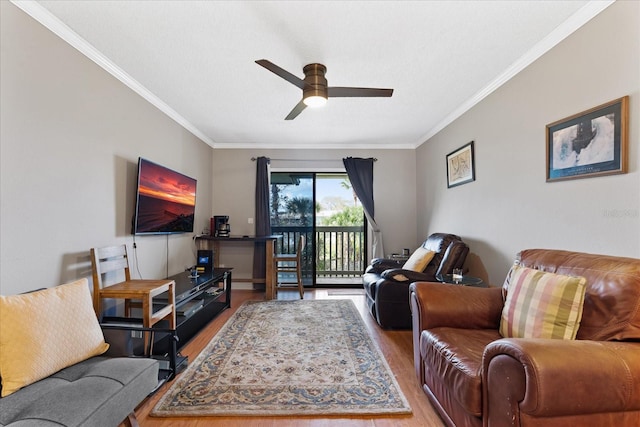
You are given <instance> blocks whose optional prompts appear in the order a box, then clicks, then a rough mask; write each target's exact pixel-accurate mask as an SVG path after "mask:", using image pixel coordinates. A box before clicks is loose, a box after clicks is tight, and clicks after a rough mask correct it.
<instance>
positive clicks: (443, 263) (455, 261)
mask: <svg viewBox="0 0 640 427" xmlns="http://www.w3.org/2000/svg"><path fill="white" fill-rule="evenodd" d="M452 245H454V247H453V248H452V249H451V250H448V249H449V247H450V246H452ZM422 247H423V248H425V249H427V250H430V251H433V252H435V255H434V256H433V258H432V259H431V261H430V262H429V264H427V266H426V267H425V269H424V271H423V273H425V274H429V275H431V276H435V275H436V274H438V273H440V274H449V273H451V272H452V271H453V269H454V268H462V264H464V260H465V259H466V257H467V254H468V253H469V247H468V246H467V244H466V243H464V242H463V241H462V239H461V238H460V237H459V236H456V235H455V234H449V233H433V234H431V235H430V236H429V237H428V238H427V240H425V241H424V243H423V244H422Z"/></svg>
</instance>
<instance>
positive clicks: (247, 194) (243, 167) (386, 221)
mask: <svg viewBox="0 0 640 427" xmlns="http://www.w3.org/2000/svg"><path fill="white" fill-rule="evenodd" d="M414 155H415V151H414V150H348V149H345V150H249V149H238V150H231V149H229V150H214V159H213V201H214V203H213V215H229V217H230V223H231V233H232V234H240V235H242V234H254V225H252V224H248V221H247V220H248V218H253V217H254V216H255V203H254V198H255V179H256V178H255V177H256V163H255V162H253V161H251V158H252V157H259V156H266V157H269V158H271V159H273V160H272V162H271V169H272V170H281V171H301V170H304V171H316V172H323V171H338V170H340V171H344V166H343V164H342V158H343V157H348V156H351V157H375V158H377V159H378V161H377V162H375V164H374V167H373V175H374V177H373V186H374V190H373V191H374V200H375V211H376V215H375V216H376V221H377V222H378V225H379V226H380V228H381V229H382V235H383V243H384V249H385V252H386V253H391V252H399V251H401V250H402V248H413V247H415V246H417V245H418V243H419V241H418V240H420V239H418V237H417V236H416V201H415V182H416V171H415V159H414ZM277 159H286V160H277ZM221 261H222V262H223V263H225V264H226V265H232V266H233V267H234V277H243V278H246V277H249V276H250V275H251V273H250V271H251V268H250V267H251V253H250V251H249V250H248V249H247V247H246V246H240V245H237V246H232V245H227V246H226V247H225V252H224V253H223V254H222V256H221Z"/></svg>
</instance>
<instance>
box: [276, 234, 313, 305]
mask: <svg viewBox="0 0 640 427" xmlns="http://www.w3.org/2000/svg"><path fill="white" fill-rule="evenodd" d="M305 242H306V239H305V237H304V234H300V238H299V239H298V246H297V248H296V253H295V254H275V255H274V257H273V264H274V270H275V276H276V290H277V289H278V288H281V286H280V282H279V281H278V273H295V274H296V280H297V282H298V292H300V299H303V298H304V287H303V285H302V251H304V245H305Z"/></svg>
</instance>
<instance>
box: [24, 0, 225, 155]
mask: <svg viewBox="0 0 640 427" xmlns="http://www.w3.org/2000/svg"><path fill="white" fill-rule="evenodd" d="M11 3H13V4H14V5H16V6H17V7H19V8H20V9H21V10H22V11H23V12H25V13H26V14H27V15H29V16H31V17H32V18H33V19H35V20H36V21H38V22H39V23H40V24H42V25H43V26H44V27H46V28H47V29H49V30H50V31H51V32H53V33H54V34H55V35H57V36H58V37H60V38H61V39H62V40H64V41H65V42H67V43H69V44H70V45H71V46H73V47H74V48H75V49H77V50H78V51H79V52H80V53H82V54H83V55H85V56H86V57H87V58H89V59H90V60H92V61H93V62H95V63H96V64H98V66H100V67H101V68H103V69H104V70H105V71H106V72H108V73H109V74H111V75H112V76H114V77H115V78H117V79H118V80H120V81H121V82H122V83H124V84H125V85H126V86H128V87H129V88H130V89H131V90H133V91H134V92H135V93H137V94H138V95H140V96H141V97H143V98H144V99H146V100H147V101H148V102H149V103H151V104H152V105H153V106H155V107H156V108H158V109H159V110H160V111H162V112H163V113H164V114H166V115H167V116H169V117H170V118H171V119H173V120H174V121H175V122H177V123H178V124H179V125H180V126H182V127H183V128H185V129H186V130H188V131H189V132H191V133H192V134H193V135H195V136H196V137H197V138H199V139H201V140H202V141H204V142H205V143H206V144H208V145H210V146H211V147H213V146H214V142H213V141H212V140H211V139H210V138H209V137H208V136H206V135H205V134H204V133H202V132H201V131H200V130H199V129H198V128H197V127H195V126H194V125H193V124H191V123H190V122H189V121H188V120H187V119H185V118H184V117H182V116H181V115H180V114H178V112H177V111H175V110H174V109H173V108H171V107H169V106H168V105H167V104H166V103H165V102H164V101H162V100H161V99H160V98H158V97H157V96H156V95H155V94H153V93H152V92H151V91H150V90H148V89H147V88H146V87H144V86H143V85H142V84H140V83H139V82H138V81H137V80H136V79H134V78H133V77H131V76H130V75H129V74H127V73H126V72H125V71H124V70H123V69H122V68H120V67H118V66H117V65H116V64H114V63H113V62H112V61H111V60H110V59H109V58H107V57H106V56H104V55H103V54H102V53H101V52H100V51H98V50H97V49H96V48H95V47H93V45H92V44H90V43H89V42H87V41H86V40H85V39H84V38H82V37H80V35H78V34H77V33H76V32H75V31H73V30H72V29H71V28H70V27H69V26H68V25H66V24H65V23H63V22H62V21H60V20H59V19H58V18H56V17H55V16H54V15H53V14H52V13H51V12H49V11H48V10H47V9H46V8H44V7H43V6H42V5H40V4H39V3H38V2H36V1H34V0H11Z"/></svg>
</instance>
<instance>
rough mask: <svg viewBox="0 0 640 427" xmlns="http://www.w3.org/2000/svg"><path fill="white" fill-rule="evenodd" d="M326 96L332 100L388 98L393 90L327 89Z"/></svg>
mask: <svg viewBox="0 0 640 427" xmlns="http://www.w3.org/2000/svg"><path fill="white" fill-rule="evenodd" d="M327 92H328V96H329V97H332V98H338V97H340V98H346V97H365V98H372V97H390V96H391V95H393V89H373V88H367V87H328V88H327Z"/></svg>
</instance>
